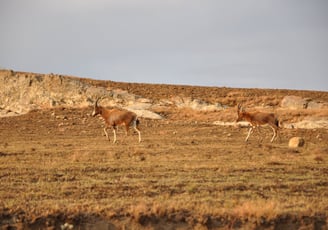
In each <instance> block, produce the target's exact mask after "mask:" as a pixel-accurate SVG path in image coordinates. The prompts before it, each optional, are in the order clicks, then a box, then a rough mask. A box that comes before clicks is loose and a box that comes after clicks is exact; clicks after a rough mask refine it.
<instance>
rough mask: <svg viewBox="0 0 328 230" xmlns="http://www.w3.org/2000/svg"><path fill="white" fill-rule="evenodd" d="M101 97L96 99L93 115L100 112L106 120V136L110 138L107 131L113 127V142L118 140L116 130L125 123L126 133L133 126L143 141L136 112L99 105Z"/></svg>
mask: <svg viewBox="0 0 328 230" xmlns="http://www.w3.org/2000/svg"><path fill="white" fill-rule="evenodd" d="M99 99H100V98H98V99H97V100H96V103H95V105H94V110H93V112H92V116H93V117H94V116H96V115H98V114H100V115H101V116H102V118H103V119H104V121H105V128H104V132H105V134H106V137H107V139H108V140H110V139H109V136H108V133H107V129H108V128H113V133H114V140H113V143H115V142H116V131H117V126H118V125H124V126H125V130H126V132H125V133H126V135H127V134H128V131H129V127H130V126H133V128H134V130H135V131H136V132H137V133H138V135H139V142H141V134H140V130H139V128H138V125H139V120H138V117H137V115H136V114H135V113H134V112H131V111H127V110H120V109H106V108H104V107H102V106H99V105H98V101H99Z"/></svg>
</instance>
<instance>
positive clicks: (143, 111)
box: [0, 70, 161, 119]
mask: <svg viewBox="0 0 328 230" xmlns="http://www.w3.org/2000/svg"><path fill="white" fill-rule="evenodd" d="M0 85H1V95H0V111H1V112H0V116H12V115H20V114H24V113H27V112H29V111H31V110H34V109H45V108H52V107H59V106H62V107H87V106H92V105H93V103H94V101H95V99H96V98H98V97H105V98H106V99H107V100H104V101H103V103H104V106H116V107H121V108H126V109H131V110H133V111H134V112H136V113H137V114H138V115H139V116H142V117H146V118H150V119H161V116H160V115H158V114H155V113H154V112H152V111H150V110H147V109H149V108H150V105H151V104H150V103H149V102H150V100H147V99H144V98H141V97H139V96H137V95H134V94H130V93H128V92H127V91H123V90H119V89H109V88H104V87H97V86H94V85H91V84H88V83H85V82H82V81H80V80H79V79H78V78H74V77H66V76H62V75H54V74H49V75H43V74H29V73H19V72H14V71H10V70H2V71H0ZM131 105H133V107H132V106H131ZM146 105H147V106H146ZM130 107H131V108H130Z"/></svg>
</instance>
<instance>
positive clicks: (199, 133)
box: [0, 110, 328, 228]
mask: <svg viewBox="0 0 328 230" xmlns="http://www.w3.org/2000/svg"><path fill="white" fill-rule="evenodd" d="M60 112H61V113H63V114H66V115H67V116H68V117H69V119H70V120H69V121H68V123H70V122H71V121H74V123H75V125H73V126H68V127H67V130H66V131H65V132H64V133H63V132H62V131H61V130H59V128H58V125H57V121H56V120H49V119H48V118H47V116H45V115H47V114H44V113H43V114H39V113H38V112H35V113H34V114H29V115H25V116H22V117H17V118H6V119H2V120H1V121H0V122H1V124H2V126H1V134H0V138H1V140H3V142H2V143H3V144H1V145H0V153H1V154H0V178H1V187H0V209H2V210H4V209H8V210H11V212H12V213H15V212H17V210H23V211H24V212H25V215H26V218H27V219H33V217H38V216H45V215H51V214H56V213H66V214H70V215H71V214H74V213H75V214H76V213H96V214H97V215H101V216H104V217H106V218H118V216H124V217H131V218H133V219H134V220H136V221H137V222H140V221H141V222H143V221H145V217H147V218H150V219H151V218H163V219H166V220H175V221H184V222H188V223H194V221H196V222H195V224H191V226H194V227H195V226H196V225H197V226H198V227H199V228H200V227H201V226H203V227H204V226H206V225H207V224H208V223H209V222H210V221H209V220H208V218H207V217H208V216H210V217H211V218H220V217H226V218H228V217H229V216H230V217H233V218H240V219H247V218H248V219H249V218H253V219H255V220H258V219H261V218H266V219H274V218H276V217H278V216H281V215H284V214H285V213H291V214H295V213H296V214H297V215H298V214H299V215H303V214H304V215H305V214H306V215H309V216H313V215H316V214H317V213H321V214H323V215H327V214H328V213H327V210H328V190H327V186H328V180H327V178H328V177H327V176H328V171H327V168H328V167H327V166H328V154H327V151H326V150H327V144H326V143H328V142H327V141H328V132H327V131H326V130H286V131H285V133H284V135H285V136H283V137H282V140H281V141H280V142H279V141H278V142H277V143H273V144H271V143H269V140H268V139H269V137H267V138H266V139H264V141H263V142H262V143H259V142H258V141H257V138H256V137H255V136H254V137H253V138H251V139H250V142H249V143H248V144H245V143H244V137H245V135H246V130H244V129H237V128H234V127H217V126H213V125H212V124H211V123H205V122H204V123H198V124H195V123H194V122H167V121H148V126H147V127H142V128H143V129H142V130H143V136H144V141H143V142H142V143H141V144H138V143H137V142H136V141H135V137H134V136H132V135H133V134H132V133H131V135H130V136H128V137H122V136H120V138H119V139H118V144H115V145H113V144H112V143H109V142H108V141H107V140H106V138H105V137H104V136H102V135H101V121H98V120H97V119H93V118H91V117H89V118H87V120H88V122H89V123H88V124H89V125H88V126H87V127H86V125H85V124H82V122H81V121H80V119H79V116H78V115H75V114H74V113H73V112H72V113H70V111H65V110H64V111H57V113H60ZM49 114H50V112H49ZM32 117H33V120H31V118H32ZM13 123H16V124H17V125H18V126H19V127H24V131H20V130H14V129H12V128H11V126H10V124H13ZM6 124H7V125H6ZM82 131H86V132H84V133H83V132H82ZM297 132H301V133H300V134H301V135H303V136H307V137H308V138H307V139H306V141H307V145H305V147H303V148H300V149H298V150H297V151H294V150H290V149H289V148H288V146H287V144H288V136H292V135H295V134H296V133H297ZM227 134H229V135H227ZM319 134H320V140H319V139H318V138H316V137H317V136H318V135H319ZM196 223H197V224H196Z"/></svg>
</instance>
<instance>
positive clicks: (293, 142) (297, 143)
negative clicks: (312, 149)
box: [288, 137, 305, 148]
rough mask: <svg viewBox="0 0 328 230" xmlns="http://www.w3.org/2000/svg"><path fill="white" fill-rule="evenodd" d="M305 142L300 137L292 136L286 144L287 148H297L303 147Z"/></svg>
mask: <svg viewBox="0 0 328 230" xmlns="http://www.w3.org/2000/svg"><path fill="white" fill-rule="evenodd" d="M304 144H305V141H304V139H303V138H302V137H292V138H291V139H289V142H288V146H289V148H298V147H303V146H304Z"/></svg>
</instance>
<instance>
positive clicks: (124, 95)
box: [0, 70, 328, 128]
mask: <svg viewBox="0 0 328 230" xmlns="http://www.w3.org/2000/svg"><path fill="white" fill-rule="evenodd" d="M0 85H1V94H0V116H12V115H20V114H24V113H27V112H29V111H31V110H35V109H47V108H52V107H88V106H92V105H93V103H94V101H95V99H96V98H98V97H104V99H103V100H102V101H101V104H102V105H105V106H115V107H120V108H125V109H129V110H132V111H135V112H136V113H137V114H138V115H139V116H141V117H145V118H151V119H161V118H163V117H165V118H171V119H174V118H176V119H178V118H179V119H195V120H203V121H215V120H221V121H224V122H229V121H230V122H232V121H233V120H234V115H235V106H236V105H237V104H238V103H242V104H243V106H244V107H246V108H247V109H258V110H267V111H275V112H276V113H278V114H279V115H280V117H281V120H283V121H284V122H285V127H295V125H296V122H297V123H300V122H303V126H300V127H306V126H309V125H308V124H309V122H310V123H313V122H315V123H316V125H317V126H313V125H312V126H311V125H310V126H309V127H319V128H320V127H328V125H327V124H328V122H327V123H326V121H327V120H328V92H318V91H297V90H278V89H235V88H226V87H199V86H183V85H163V84H140V83H122V82H113V81H97V80H92V79H85V78H78V77H71V76H63V75H57V74H35V73H25V72H15V71H12V70H0ZM222 111H224V113H223V112H222ZM305 123H306V124H305ZM318 124H319V125H318ZM296 126H297V125H296Z"/></svg>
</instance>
